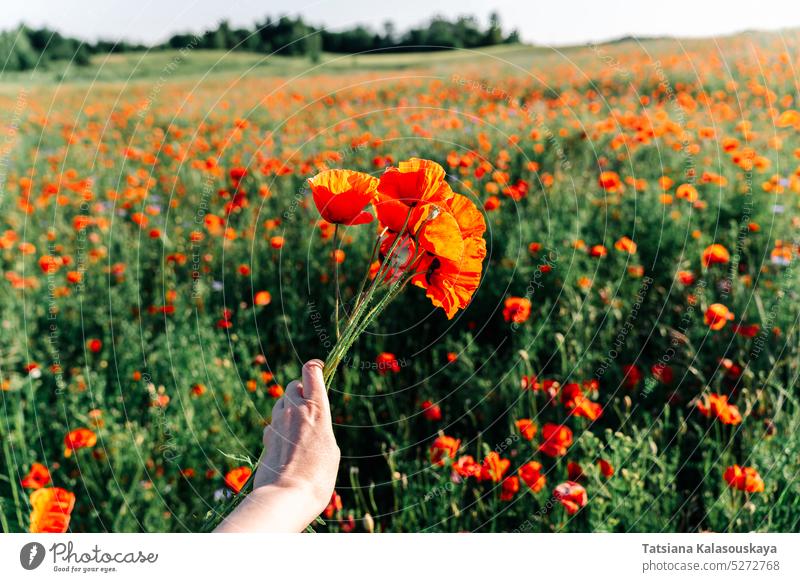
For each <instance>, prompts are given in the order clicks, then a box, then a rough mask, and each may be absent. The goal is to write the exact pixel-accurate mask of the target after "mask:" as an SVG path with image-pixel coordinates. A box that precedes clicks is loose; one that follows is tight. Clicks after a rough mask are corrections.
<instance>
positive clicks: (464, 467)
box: [453, 455, 481, 478]
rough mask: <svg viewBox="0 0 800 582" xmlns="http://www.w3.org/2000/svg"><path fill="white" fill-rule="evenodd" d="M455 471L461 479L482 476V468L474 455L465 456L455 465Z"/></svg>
mask: <svg viewBox="0 0 800 582" xmlns="http://www.w3.org/2000/svg"><path fill="white" fill-rule="evenodd" d="M453 470H454V471H455V472H456V474H458V475H460V476H461V477H464V478H466V477H476V478H480V476H481V466H480V464H478V463H477V462H475V459H474V458H473V457H472V455H463V456H461V457H459V458H458V460H457V461H456V462H455V463H454V464H453Z"/></svg>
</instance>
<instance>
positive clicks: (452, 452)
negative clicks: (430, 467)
mask: <svg viewBox="0 0 800 582" xmlns="http://www.w3.org/2000/svg"><path fill="white" fill-rule="evenodd" d="M460 446H461V441H460V440H459V439H455V438H453V437H449V436H444V435H443V436H440V437H437V438H436V440H435V441H433V444H432V445H431V450H430V454H431V463H433V464H434V465H437V466H439V467H441V466H443V465H444V459H445V457H449V458H451V459H453V458H455V456H456V453H457V452H458V448H459V447H460Z"/></svg>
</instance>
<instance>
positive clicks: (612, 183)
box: [597, 171, 622, 193]
mask: <svg viewBox="0 0 800 582" xmlns="http://www.w3.org/2000/svg"><path fill="white" fill-rule="evenodd" d="M597 183H598V184H599V185H600V187H601V188H602V189H603V190H606V191H608V192H611V193H614V192H616V191H617V190H619V189H620V186H622V181H621V180H620V179H619V174H617V173H616V172H609V171H606V172H601V173H600V176H599V177H598V178H597Z"/></svg>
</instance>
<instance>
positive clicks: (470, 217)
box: [413, 194, 486, 319]
mask: <svg viewBox="0 0 800 582" xmlns="http://www.w3.org/2000/svg"><path fill="white" fill-rule="evenodd" d="M441 210H442V216H445V215H446V216H450V217H452V224H454V225H455V228H454V229H453V226H452V225H450V226H447V227H446V228H449V229H450V234H449V235H448V236H443V235H441V233H440V232H439V231H438V226H437V230H436V231H435V232H434V231H431V230H429V229H430V225H429V226H428V227H426V228H425V230H424V236H423V238H422V239H421V240H420V246H421V247H422V248H423V249H425V250H426V251H428V253H427V255H426V256H424V257H423V258H422V260H421V261H420V263H419V266H418V267H416V270H417V271H418V272H419V273H420V275H418V276H416V277H414V279H413V283H414V285H417V286H418V287H422V288H423V289H425V290H426V291H427V293H426V296H427V297H428V298H429V299H430V300H431V303H433V305H435V306H436V307H441V308H442V309H444V311H445V314H446V315H447V318H448V319H452V318H453V316H454V315H455V314H456V312H458V310H459V309H463V308H465V307H466V306H467V305H468V304H469V302H470V300H471V299H472V295H473V294H474V293H475V291H476V290H477V288H478V285H479V284H480V281H481V272H482V270H483V259H484V258H485V257H486V241H485V240H483V233H484V232H485V231H486V223H485V222H484V220H483V215H481V213H480V212H479V211H478V209H477V208H475V205H474V204H473V203H472V202H471V201H470V200H469V199H468V198H467V197H466V196H461V195H460V194H453V195H452V197H451V198H450V199H449V200H447V201H446V202H444V203H443V204H442V205H441ZM431 225H433V223H431ZM439 226H443V227H444V226H445V223H442V224H441V225H439ZM436 237H440V240H439V243H437V244H432V242H431V241H433V240H434V239H435V238H436ZM456 238H457V239H458V243H455V242H453V241H452V240H450V239H456ZM443 248H451V249H455V248H458V255H457V256H454V255H453V254H449V255H447V254H445V253H444V252H442V251H441V249H443Z"/></svg>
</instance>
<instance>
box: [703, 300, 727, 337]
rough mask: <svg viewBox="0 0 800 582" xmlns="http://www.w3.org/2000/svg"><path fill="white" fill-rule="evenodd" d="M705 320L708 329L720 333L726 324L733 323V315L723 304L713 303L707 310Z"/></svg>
mask: <svg viewBox="0 0 800 582" xmlns="http://www.w3.org/2000/svg"><path fill="white" fill-rule="evenodd" d="M703 320H704V321H705V323H706V325H707V326H708V327H710V328H711V329H713V330H714V331H718V330H720V329H722V328H723V327H725V324H726V323H728V322H729V321H733V313H732V312H731V311H730V310H729V309H728V308H727V307H725V306H724V305H723V304H722V303H713V304H711V305H709V307H708V309H707V310H706V313H705V316H704V318H703Z"/></svg>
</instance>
